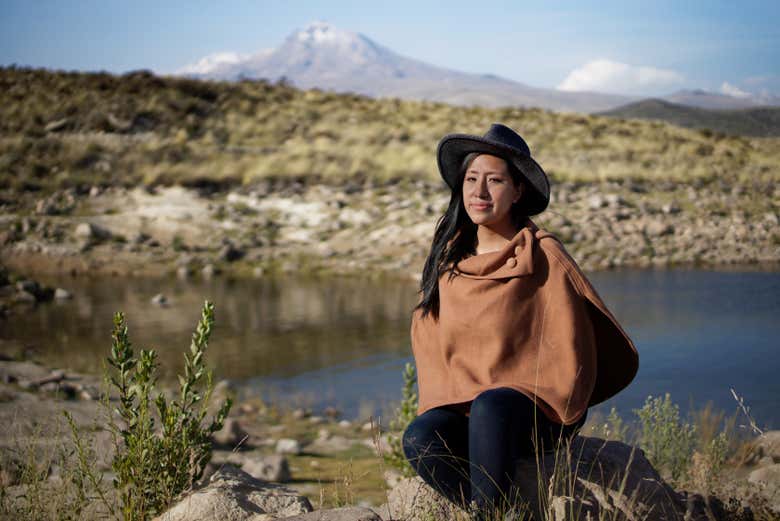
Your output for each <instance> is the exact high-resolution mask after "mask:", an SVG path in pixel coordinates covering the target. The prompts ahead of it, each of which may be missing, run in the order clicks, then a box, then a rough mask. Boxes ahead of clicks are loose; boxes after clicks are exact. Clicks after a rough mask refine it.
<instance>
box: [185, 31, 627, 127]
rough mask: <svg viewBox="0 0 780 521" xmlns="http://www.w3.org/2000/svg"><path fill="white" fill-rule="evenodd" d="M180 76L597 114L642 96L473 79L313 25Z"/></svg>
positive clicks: (209, 59)
mask: <svg viewBox="0 0 780 521" xmlns="http://www.w3.org/2000/svg"><path fill="white" fill-rule="evenodd" d="M177 72H178V73H179V74H183V75H187V76H192V77H199V78H211V79H220V80H237V79H240V78H257V79H259V78H264V79H268V80H271V81H276V80H278V79H280V78H282V77H284V78H285V79H287V80H288V81H290V82H291V83H292V84H293V85H295V86H297V87H300V88H303V89H307V88H314V87H317V88H321V89H325V90H333V91H337V92H355V93H358V94H365V95H368V96H375V97H380V96H388V97H399V98H405V99H425V100H432V101H443V102H447V103H453V104H457V105H481V106H489V107H496V106H510V105H512V106H518V105H521V106H533V107H542V108H548V109H552V110H572V111H577V112H592V111H597V110H606V109H608V108H612V107H616V106H618V105H623V104H625V103H628V102H630V101H634V100H635V99H637V98H633V97H628V96H616V95H612V94H601V93H595V92H576V93H573V92H562V91H557V90H554V89H544V88H536V87H531V86H528V85H524V84H522V83H518V82H515V81H511V80H508V79H505V78H501V77H499V76H495V75H492V74H485V75H479V74H468V73H463V72H458V71H454V70H451V69H445V68H442V67H436V66H434V65H430V64H428V63H425V62H422V61H419V60H415V59H412V58H407V57H405V56H401V55H400V54H397V53H395V52H394V51H392V50H390V49H388V48H387V47H384V46H382V45H379V44H378V43H376V42H374V41H373V40H371V39H369V38H368V37H366V36H364V35H362V34H359V33H354V32H351V31H345V30H342V29H339V28H336V27H334V26H332V25H330V24H328V23H325V22H321V21H317V22H312V23H311V24H309V25H308V26H307V27H305V28H304V29H302V30H299V31H295V32H293V33H292V34H291V35H289V36H288V37H287V38H286V39H285V40H284V42H282V45H280V46H279V47H278V48H276V49H272V50H263V51H260V52H259V53H256V54H252V55H244V56H242V55H238V54H235V53H216V54H212V55H209V56H207V57H205V58H203V59H201V60H200V61H198V62H197V63H194V64H192V65H188V66H186V67H184V68H182V69H180V70H179V71H177Z"/></svg>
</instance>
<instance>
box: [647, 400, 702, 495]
mask: <svg viewBox="0 0 780 521" xmlns="http://www.w3.org/2000/svg"><path fill="white" fill-rule="evenodd" d="M634 412H635V413H636V414H637V416H639V422H640V425H639V429H640V430H639V433H638V436H639V439H638V442H639V445H640V446H641V447H642V449H643V450H644V451H645V454H646V455H647V459H648V460H650V463H652V464H653V466H654V467H656V468H657V469H663V470H666V471H667V472H668V473H669V475H670V477H671V479H672V481H678V480H680V479H681V478H683V477H684V476H685V475H686V472H687V470H688V466H689V464H690V458H691V455H692V454H693V451H694V449H695V448H696V431H697V429H696V426H695V425H691V424H690V423H688V422H681V420H680V409H679V407H678V406H677V404H675V403H672V400H671V397H670V396H669V393H666V395H665V396H664V398H663V399H662V398H660V397H659V398H653V397H652V396H648V397H647V400H646V401H645V404H644V405H643V406H642V408H641V409H634Z"/></svg>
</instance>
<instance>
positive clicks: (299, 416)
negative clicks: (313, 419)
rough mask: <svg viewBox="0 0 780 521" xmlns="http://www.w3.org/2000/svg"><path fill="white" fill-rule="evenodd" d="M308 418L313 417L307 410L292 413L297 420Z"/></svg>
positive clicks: (296, 410)
mask: <svg viewBox="0 0 780 521" xmlns="http://www.w3.org/2000/svg"><path fill="white" fill-rule="evenodd" d="M308 416H311V411H307V410H306V409H295V410H294V411H293V412H292V417H293V419H295V420H302V419H304V418H306V417H308Z"/></svg>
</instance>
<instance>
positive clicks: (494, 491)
mask: <svg viewBox="0 0 780 521" xmlns="http://www.w3.org/2000/svg"><path fill="white" fill-rule="evenodd" d="M534 411H535V415H536V425H537V431H536V445H537V451H540V452H541V451H545V452H549V451H552V450H554V444H555V443H556V442H558V441H559V440H564V439H566V438H572V437H574V436H575V435H576V433H577V431H578V430H579V429H580V427H582V425H583V424H584V423H585V419H586V417H587V412H586V413H585V415H583V417H582V418H581V419H580V420H579V421H578V422H577V423H574V424H573V425H561V424H558V423H554V422H551V421H550V420H548V419H547V417H546V416H545V415H544V413H543V412H542V411H541V409H539V408H538V407H537V406H536V405H535V404H534V402H533V401H532V400H531V399H530V398H528V397H527V396H526V395H524V394H523V393H521V392H519V391H515V390H514V389H509V388H507V387H501V388H499V389H491V390H488V391H485V392H483V393H481V394H480V395H479V396H477V397H476V399H474V401H473V402H472V403H471V410H470V413H469V416H466V415H465V414H464V413H463V412H460V411H457V410H455V409H454V408H452V407H448V406H443V407H437V408H435V409H430V410H428V411H426V412H424V413H423V414H421V415H420V416H418V417H417V418H415V419H414V420H412V422H411V423H410V424H409V427H407V429H406V431H405V432H404V435H403V448H404V453H405V454H406V458H407V459H408V460H409V463H410V464H411V465H412V467H413V468H414V469H415V470H416V471H417V473H418V474H419V475H420V477H421V478H422V479H423V480H424V481H425V482H426V483H428V484H429V485H430V486H432V487H433V488H434V489H435V490H437V491H439V493H441V494H442V495H443V496H445V497H446V498H447V499H449V500H450V501H452V502H453V503H455V504H457V505H458V506H461V507H465V508H468V506H469V504H470V503H471V502H472V501H473V502H475V503H476V506H477V507H478V508H479V509H480V510H486V509H487V510H492V509H506V508H507V507H508V506H509V505H511V504H512V503H514V502H515V500H516V497H515V496H514V494H515V493H516V492H515V491H514V490H513V489H512V481H513V477H514V469H515V465H516V462H517V460H518V459H520V458H530V457H532V456H533V455H534V440H533V438H532V436H533V429H534Z"/></svg>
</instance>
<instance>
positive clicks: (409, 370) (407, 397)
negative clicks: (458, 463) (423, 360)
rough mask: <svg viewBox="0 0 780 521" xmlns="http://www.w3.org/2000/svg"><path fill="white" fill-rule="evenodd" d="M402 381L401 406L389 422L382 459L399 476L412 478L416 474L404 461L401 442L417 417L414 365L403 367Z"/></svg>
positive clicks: (407, 364)
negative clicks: (387, 449) (389, 431)
mask: <svg viewBox="0 0 780 521" xmlns="http://www.w3.org/2000/svg"><path fill="white" fill-rule="evenodd" d="M403 379H404V385H403V389H402V390H401V405H400V406H399V408H398V410H397V412H396V416H395V418H394V419H393V421H391V422H390V429H391V433H390V435H389V436H388V440H387V442H388V444H389V445H390V452H388V453H385V454H383V457H384V459H385V461H386V462H387V464H388V465H390V466H392V467H395V468H396V469H398V470H399V471H401V474H403V475H404V476H405V477H412V476H415V475H416V474H417V473H416V472H415V471H414V469H413V468H412V466H411V465H410V464H409V461H408V460H407V459H406V456H405V455H404V450H403V446H402V441H401V437H402V436H403V433H404V431H405V430H406V428H407V427H408V426H409V424H410V423H411V422H412V420H413V419H414V418H415V417H416V416H417V392H416V391H415V385H416V384H417V372H416V370H415V367H414V365H412V364H410V363H409V362H407V363H406V366H404V372H403Z"/></svg>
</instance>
